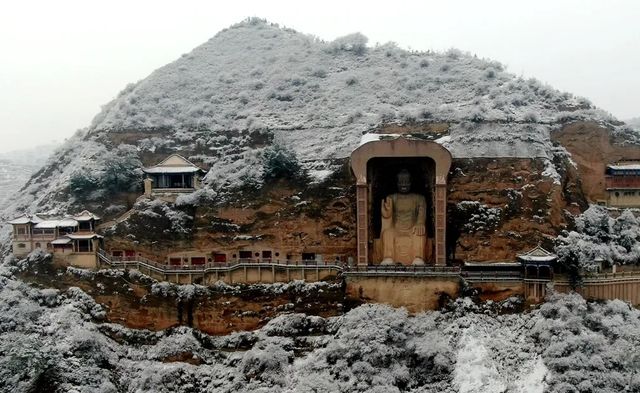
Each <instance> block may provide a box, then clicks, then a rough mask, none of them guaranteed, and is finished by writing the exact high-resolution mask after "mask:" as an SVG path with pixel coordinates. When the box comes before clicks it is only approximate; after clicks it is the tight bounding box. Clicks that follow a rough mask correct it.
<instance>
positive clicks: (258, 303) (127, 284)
mask: <svg viewBox="0 0 640 393" xmlns="http://www.w3.org/2000/svg"><path fill="white" fill-rule="evenodd" d="M58 273H60V274H58ZM52 276H55V277H56V279H55V280H51V277H52ZM20 278H21V279H22V280H24V281H26V282H30V283H34V284H36V285H41V286H44V287H47V288H56V289H60V290H63V291H64V290H67V289H69V288H70V287H78V288H80V289H82V290H83V291H84V292H86V293H87V294H89V295H91V297H93V298H94V299H95V301H96V302H97V303H99V304H101V305H103V306H104V307H105V310H106V319H107V320H108V321H109V322H112V323H118V324H121V325H124V326H126V327H129V328H133V329H149V330H152V331H158V330H164V329H168V328H171V327H176V326H191V327H194V328H196V329H198V330H200V331H202V332H205V333H207V334H212V335H225V334H229V333H232V332H237V331H253V330H256V329H258V328H260V327H262V326H264V325H265V324H266V323H267V322H268V321H269V320H271V319H273V318H275V317H276V316H278V315H280V314H283V313H291V312H302V313H306V314H308V315H318V316H322V317H329V316H335V315H340V314H342V313H343V312H344V311H346V310H347V309H348V308H349V307H352V306H355V305H356V304H354V303H353V302H352V301H347V299H346V298H345V295H344V291H343V289H342V285H341V284H340V283H316V284H304V283H302V282H294V283H290V284H281V285H252V286H242V287H239V286H236V287H225V286H219V287H215V288H205V287H194V286H185V287H183V289H184V288H187V290H186V291H184V290H183V291H175V286H169V285H159V284H157V283H155V285H154V282H153V281H151V280H149V279H148V278H146V277H144V276H139V275H135V274H127V273H122V272H104V271H103V272H97V273H91V272H87V271H81V270H75V271H74V270H73V269H71V270H69V271H67V272H66V274H65V273H63V272H60V271H58V270H56V269H55V268H51V267H49V268H46V267H43V266H41V267H40V268H39V269H38V270H29V271H25V272H22V273H21V275H20ZM165 284H166V283H165Z"/></svg>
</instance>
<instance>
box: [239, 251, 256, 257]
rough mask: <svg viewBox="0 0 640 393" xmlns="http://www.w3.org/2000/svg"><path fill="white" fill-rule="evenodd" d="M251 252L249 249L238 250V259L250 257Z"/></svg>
mask: <svg viewBox="0 0 640 393" xmlns="http://www.w3.org/2000/svg"><path fill="white" fill-rule="evenodd" d="M251 255H253V253H252V252H251V251H240V259H251Z"/></svg>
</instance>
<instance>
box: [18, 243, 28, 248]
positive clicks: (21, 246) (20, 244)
mask: <svg viewBox="0 0 640 393" xmlns="http://www.w3.org/2000/svg"><path fill="white" fill-rule="evenodd" d="M18 248H27V246H26V244H24V243H18Z"/></svg>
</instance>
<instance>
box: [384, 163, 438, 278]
mask: <svg viewBox="0 0 640 393" xmlns="http://www.w3.org/2000/svg"><path fill="white" fill-rule="evenodd" d="M397 180H398V192H397V193H394V194H391V195H388V196H387V197H386V198H384V199H383V200H382V208H381V215H382V228H381V233H380V239H381V241H382V252H383V259H382V262H381V264H382V265H393V264H396V263H401V264H404V265H408V264H412V265H417V266H421V265H424V264H425V262H424V260H425V258H426V257H427V256H426V255H425V248H426V247H425V246H426V243H427V239H426V237H427V236H426V229H425V223H426V213H427V203H426V200H425V198H424V196H423V195H420V194H414V193H411V192H409V191H410V190H411V174H410V173H409V171H407V170H406V169H403V170H401V171H400V172H399V173H398V175H397Z"/></svg>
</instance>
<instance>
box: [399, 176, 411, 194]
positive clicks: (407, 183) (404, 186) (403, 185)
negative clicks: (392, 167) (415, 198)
mask: <svg viewBox="0 0 640 393" xmlns="http://www.w3.org/2000/svg"><path fill="white" fill-rule="evenodd" d="M410 190H411V176H409V175H405V174H399V175H398V191H399V192H400V193H402V194H406V193H408V192H409V191H410Z"/></svg>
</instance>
